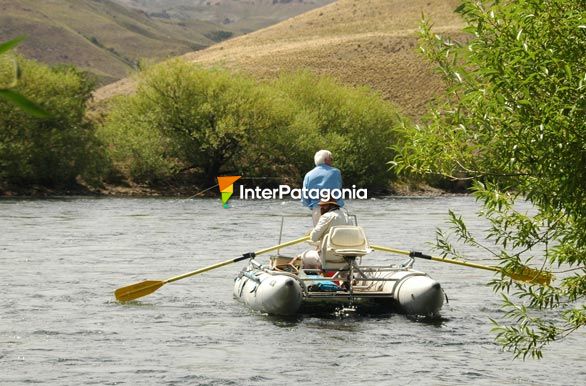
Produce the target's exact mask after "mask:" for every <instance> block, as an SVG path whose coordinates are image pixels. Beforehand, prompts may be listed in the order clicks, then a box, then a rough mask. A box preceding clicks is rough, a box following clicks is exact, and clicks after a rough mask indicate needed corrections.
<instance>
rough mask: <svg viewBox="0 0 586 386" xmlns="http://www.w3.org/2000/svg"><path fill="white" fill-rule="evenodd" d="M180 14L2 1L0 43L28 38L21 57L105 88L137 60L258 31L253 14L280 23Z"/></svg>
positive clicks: (293, 10)
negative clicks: (75, 70)
mask: <svg viewBox="0 0 586 386" xmlns="http://www.w3.org/2000/svg"><path fill="white" fill-rule="evenodd" d="M319 1H321V2H322V3H323V2H326V1H327V0H319ZM126 3H128V2H126ZM155 3H156V2H151V1H149V2H148V4H151V5H154V4H155ZM184 3H188V2H185V1H184ZM229 3H231V4H232V3H234V4H237V3H238V2H234V1H233V0H230V2H229ZM315 6H316V5H315V4H314V5H313V7H315ZM215 8H219V7H215ZM232 8H233V9H234V11H237V10H238V9H237V7H232ZM265 8H267V7H265ZM268 8H269V9H270V8H272V7H268ZM278 8H280V9H281V10H282V12H285V11H284V9H285V8H286V9H287V12H285V13H288V15H291V14H298V13H301V12H303V11H304V9H299V7H297V6H289V7H278ZM184 11H185V10H182V9H181V8H178V10H177V12H176V14H175V16H170V17H156V16H154V15H151V14H149V13H148V12H146V11H144V10H141V9H136V8H129V7H128V6H125V5H124V4H122V0H43V1H39V0H18V1H15V0H0V41H3V40H8V39H10V38H13V37H15V36H17V35H26V36H28V39H27V40H26V41H25V42H24V43H23V44H22V45H21V46H20V47H19V51H20V52H21V53H23V54H24V55H25V56H27V57H30V58H34V59H37V60H40V61H42V62H45V63H50V64H55V63H70V64H74V65H76V66H78V67H80V68H82V69H85V70H89V71H90V72H93V73H95V74H96V75H98V77H99V79H100V81H101V83H103V84H105V83H110V82H112V81H114V80H117V79H120V78H123V77H125V76H127V75H128V74H129V72H130V71H131V70H132V69H133V68H134V67H135V66H136V64H137V62H138V61H139V60H140V59H145V58H149V59H155V60H159V59H163V58H168V57H173V56H177V55H181V54H184V53H186V52H191V51H195V50H198V49H201V48H203V47H208V46H210V45H212V44H214V43H216V42H217V41H220V40H223V39H226V38H229V37H232V36H235V35H239V34H241V33H242V31H250V30H252V29H255V28H256V29H258V28H259V26H258V25H257V24H258V21H257V20H255V19H254V18H252V16H253V15H254V12H258V13H259V17H266V18H265V20H264V25H267V24H272V23H274V22H276V21H278V20H280V16H279V15H271V14H270V12H264V13H262V12H260V11H261V9H259V8H258V7H256V8H254V9H251V10H249V12H248V15H249V17H250V18H252V19H253V20H252V21H251V22H250V23H247V22H246V20H244V19H240V20H238V23H237V22H236V20H234V23H231V22H227V23H219V24H218V23H214V22H210V21H206V20H205V18H206V17H207V18H208V19H214V17H211V16H210V15H206V14H201V15H199V18H198V19H196V18H195V16H196V14H195V13H194V12H191V13H190V12H188V11H189V9H188V10H187V11H185V12H184ZM192 11H193V10H192ZM208 16H209V17H208ZM264 25H263V26H264Z"/></svg>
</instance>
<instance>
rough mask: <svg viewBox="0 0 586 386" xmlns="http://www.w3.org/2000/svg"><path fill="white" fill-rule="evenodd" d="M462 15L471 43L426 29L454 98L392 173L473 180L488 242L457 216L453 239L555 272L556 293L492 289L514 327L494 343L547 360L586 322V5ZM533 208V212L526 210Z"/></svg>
mask: <svg viewBox="0 0 586 386" xmlns="http://www.w3.org/2000/svg"><path fill="white" fill-rule="evenodd" d="M457 11H458V12H459V13H460V14H461V15H462V17H463V18H464V19H465V21H466V22H467V25H468V27H467V28H466V29H465V31H466V32H468V33H469V35H468V37H467V39H466V41H465V42H463V43H458V42H455V41H452V40H450V39H444V38H442V37H440V36H436V35H434V34H433V33H432V31H431V26H430V24H429V23H428V22H424V23H422V43H421V49H422V50H423V52H424V53H425V54H426V55H427V56H428V57H429V58H430V59H431V60H432V61H433V62H435V63H436V64H437V66H438V68H439V69H440V70H441V72H442V74H443V75H444V76H445V79H446V80H447V81H448V83H449V84H450V93H449V95H448V97H447V98H446V99H447V100H446V102H445V104H444V105H443V106H440V107H439V108H437V109H436V110H435V112H434V114H433V115H432V116H431V117H430V119H429V120H428V121H427V122H426V124H424V125H421V126H417V127H414V128H408V129H406V133H405V135H406V137H407V138H410V140H409V141H408V142H407V143H406V144H405V146H404V147H403V148H402V149H401V150H400V151H401V154H400V157H398V158H397V159H396V160H395V161H396V166H397V169H398V170H399V171H402V172H414V173H419V174H422V173H423V174H441V175H444V176H449V177H451V178H453V179H470V180H472V181H474V185H473V193H474V195H475V196H476V198H477V199H478V200H479V201H480V202H481V203H482V204H483V210H482V212H480V215H481V216H483V217H485V218H486V219H487V220H488V222H489V224H490V226H489V228H488V229H487V231H486V234H485V235H484V236H485V238H486V239H485V240H478V239H476V238H474V237H473V236H472V235H471V234H470V233H469V232H468V231H467V229H466V225H465V223H464V222H463V221H462V220H461V218H460V217H459V216H458V215H456V214H453V215H452V217H451V219H452V226H453V231H454V234H455V235H456V236H457V237H458V238H459V239H460V240H461V241H463V242H464V243H466V244H468V245H471V246H476V247H479V248H482V250H483V251H489V252H490V253H492V254H493V255H494V256H495V257H497V258H498V259H499V261H500V264H501V265H502V266H503V268H505V269H508V270H515V269H520V267H522V266H523V265H525V264H528V263H530V262H531V263H533V264H538V266H539V267H540V268H541V269H544V270H557V271H558V279H557V281H555V282H554V284H552V285H551V286H545V287H539V286H535V285H527V284H519V283H512V282H511V281H509V280H507V278H506V277H501V278H499V279H496V280H494V281H493V282H492V285H493V288H494V289H495V291H499V292H501V293H502V294H503V299H504V303H503V307H504V309H505V310H506V317H507V319H506V320H504V321H503V320H501V321H498V322H497V321H495V324H496V326H495V331H496V333H497V341H498V342H500V343H501V344H502V345H503V346H504V347H505V348H507V349H512V350H513V351H514V353H515V355H516V356H522V357H523V358H525V357H526V356H527V355H531V356H534V357H541V356H542V349H543V347H544V346H545V345H546V344H548V343H549V342H551V341H553V340H557V339H560V338H563V337H565V336H566V335H568V334H569V333H571V332H573V331H575V330H577V329H579V328H580V327H583V326H584V324H585V323H586V306H585V305H584V297H585V295H586V275H585V273H586V137H585V134H586V126H585V125H586V123H585V122H586V119H585V117H586V111H585V103H586V96H585V95H586V93H585V91H586V89H585V85H586V19H585V15H586V2H585V1H584V0H578V1H576V0H519V1H511V0H509V1H495V2H483V1H472V0H466V1H464V2H463V3H462V5H461V6H460V7H458V9H457ZM525 200H526V201H528V202H529V203H531V204H532V210H530V211H527V210H525V211H523V210H521V209H520V206H519V205H518V203H519V202H522V201H525ZM448 237H449V235H447V234H446V233H444V232H443V231H439V232H438V247H439V248H440V249H442V250H443V253H444V254H446V255H448V254H457V252H456V250H455V249H454V246H453V245H451V244H450V242H449V240H448Z"/></svg>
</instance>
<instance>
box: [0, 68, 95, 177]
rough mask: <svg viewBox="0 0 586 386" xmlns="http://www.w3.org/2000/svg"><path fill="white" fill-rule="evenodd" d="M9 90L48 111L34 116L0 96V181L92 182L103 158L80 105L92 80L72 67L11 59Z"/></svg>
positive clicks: (85, 97) (88, 93)
mask: <svg viewBox="0 0 586 386" xmlns="http://www.w3.org/2000/svg"><path fill="white" fill-rule="evenodd" d="M17 61H18V66H19V68H20V72H21V77H20V79H19V81H18V84H17V85H16V86H15V88H14V90H15V91H17V92H18V93H20V94H22V95H24V96H25V97H27V98H29V99H31V100H34V101H37V103H38V104H39V105H40V106H41V107H42V108H43V109H44V110H45V111H47V112H48V113H49V116H48V117H44V118H38V117H34V116H32V115H30V114H27V113H26V112H24V111H23V110H22V109H20V108H18V107H15V105H14V104H12V103H8V101H5V100H0V184H1V185H4V186H16V187H27V186H32V185H41V186H45V187H49V188H58V187H72V186H74V185H76V183H77V181H76V180H77V178H78V177H82V178H83V179H84V180H85V181H86V182H88V183H92V184H95V183H98V182H99V180H100V177H101V174H102V173H103V171H104V168H105V165H106V164H105V159H104V157H103V152H102V150H101V147H100V144H99V142H98V141H97V139H96V137H95V135H94V134H95V133H94V128H93V126H92V125H91V124H90V123H89V122H88V121H87V120H86V118H85V106H86V103H87V101H88V99H89V98H90V95H91V92H92V90H93V86H94V83H93V81H92V80H91V79H89V78H88V77H87V76H85V75H84V74H82V73H81V72H79V71H77V70H75V69H74V68H72V67H59V68H49V67H47V66H45V65H42V64H39V63H37V62H34V61H31V60H26V59H23V58H17Z"/></svg>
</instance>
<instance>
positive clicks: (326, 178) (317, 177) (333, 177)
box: [301, 164, 344, 209]
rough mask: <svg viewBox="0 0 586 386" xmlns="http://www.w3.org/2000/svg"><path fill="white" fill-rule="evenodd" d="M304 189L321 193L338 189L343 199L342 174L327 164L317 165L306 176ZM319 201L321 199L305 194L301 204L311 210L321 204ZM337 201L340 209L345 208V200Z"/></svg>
mask: <svg viewBox="0 0 586 386" xmlns="http://www.w3.org/2000/svg"><path fill="white" fill-rule="evenodd" d="M303 189H308V190H311V189H319V190H320V191H321V190H329V191H331V190H333V189H338V190H340V192H339V195H340V197H341V195H342V173H340V170H338V169H336V168H334V167H332V166H330V165H327V164H321V165H317V166H316V167H315V168H313V169H312V170H310V171H309V172H307V174H306V175H305V178H304V179H303ZM319 201H320V198H319V197H318V198H310V197H309V194H307V196H305V195H303V194H302V195H301V203H302V204H303V206H307V207H309V209H313V208H315V206H316V205H317V204H319ZM336 201H337V202H338V205H340V207H342V206H344V200H342V198H340V199H338V200H336Z"/></svg>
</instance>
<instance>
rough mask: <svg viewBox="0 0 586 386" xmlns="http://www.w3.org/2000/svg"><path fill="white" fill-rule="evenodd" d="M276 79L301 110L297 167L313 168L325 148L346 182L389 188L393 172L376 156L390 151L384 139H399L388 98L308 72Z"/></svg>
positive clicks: (386, 156)
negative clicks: (302, 153) (301, 153)
mask: <svg viewBox="0 0 586 386" xmlns="http://www.w3.org/2000/svg"><path fill="white" fill-rule="evenodd" d="M274 84H275V86H276V87H277V89H279V90H281V91H283V92H284V93H285V94H287V95H288V96H289V98H290V99H291V100H292V103H294V104H295V109H296V110H297V112H298V114H299V116H298V118H297V120H296V125H299V126H302V127H300V128H299V129H298V132H299V134H298V136H297V137H298V140H297V143H298V144H299V146H301V148H302V149H304V150H305V152H306V154H305V157H303V158H302V159H303V161H304V163H303V164H302V165H299V168H300V169H301V170H308V169H310V168H311V167H313V163H312V159H313V157H312V155H313V153H315V151H316V150H318V149H319V148H324V149H329V150H331V151H332V152H333V153H334V158H335V161H334V162H335V164H336V166H337V167H339V168H340V169H341V170H342V172H343V177H344V183H345V184H346V185H348V184H356V185H357V186H359V187H365V188H369V189H371V190H377V189H378V190H381V189H386V188H387V187H388V184H389V181H390V180H392V179H393V178H394V174H393V173H389V171H388V166H387V165H386V164H385V163H384V162H381V161H380V160H381V159H389V158H392V157H393V156H394V152H393V150H392V149H390V148H389V147H388V144H389V143H397V142H398V141H399V140H398V135H397V128H398V127H399V126H400V125H401V124H402V118H401V117H400V116H399V115H398V113H397V112H396V110H395V109H394V107H393V106H392V105H391V104H390V103H388V102H386V101H384V100H383V99H382V97H381V96H380V95H378V94H377V93H375V92H374V91H372V90H371V89H369V88H366V87H361V88H353V87H347V86H343V85H341V84H339V83H338V82H336V81H334V80H333V79H331V78H328V77H323V76H322V77H318V76H316V75H312V74H310V73H308V72H300V73H296V74H288V75H283V76H281V77H280V78H279V79H278V80H277V81H276V82H275V83H274ZM308 153H309V154H308Z"/></svg>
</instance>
